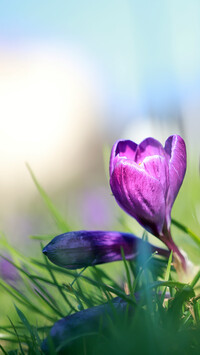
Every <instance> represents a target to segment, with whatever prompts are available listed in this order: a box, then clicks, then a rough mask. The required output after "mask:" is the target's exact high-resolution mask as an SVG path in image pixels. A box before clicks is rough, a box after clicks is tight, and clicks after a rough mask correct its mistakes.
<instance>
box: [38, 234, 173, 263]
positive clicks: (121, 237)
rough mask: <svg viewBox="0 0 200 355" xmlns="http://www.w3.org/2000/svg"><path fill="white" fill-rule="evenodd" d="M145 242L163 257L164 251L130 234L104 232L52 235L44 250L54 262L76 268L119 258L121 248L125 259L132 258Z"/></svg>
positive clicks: (120, 256)
mask: <svg viewBox="0 0 200 355" xmlns="http://www.w3.org/2000/svg"><path fill="white" fill-rule="evenodd" d="M144 243H145V245H147V246H148V247H149V249H150V251H151V252H154V251H156V250H157V251H158V253H159V254H161V255H163V256H166V255H167V254H166V252H167V251H166V250H164V249H159V248H156V247H154V246H152V245H151V244H149V243H147V242H143V241H142V240H141V239H140V238H137V237H136V236H134V235H133V234H129V233H120V232H105V231H76V232H69V233H65V234H61V235H59V236H57V237H55V238H54V239H53V240H52V241H51V242H50V243H49V244H48V245H47V246H46V247H45V248H44V249H43V253H44V254H45V255H47V257H48V258H49V260H51V261H52V262H53V263H54V264H56V265H59V266H62V267H65V268H68V269H78V268H83V267H86V266H92V265H97V264H103V263H107V262H112V261H117V260H122V254H121V248H123V250H124V254H125V257H126V259H133V258H134V257H135V256H136V255H137V252H138V248H139V246H141V245H143V244H144Z"/></svg>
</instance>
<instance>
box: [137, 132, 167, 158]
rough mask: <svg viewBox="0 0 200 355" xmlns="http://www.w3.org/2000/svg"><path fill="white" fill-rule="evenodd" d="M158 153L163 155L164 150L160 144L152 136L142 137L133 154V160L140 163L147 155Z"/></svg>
mask: <svg viewBox="0 0 200 355" xmlns="http://www.w3.org/2000/svg"><path fill="white" fill-rule="evenodd" d="M152 155H160V156H163V157H165V155H166V154H165V150H164V148H163V146H162V144H161V143H160V142H159V141H157V140H156V139H154V138H151V137H150V138H146V139H144V140H143V141H142V142H141V143H140V144H139V145H138V146H137V151H136V154H135V161H136V163H138V164H141V163H142V161H143V160H144V159H145V158H146V157H149V156H152Z"/></svg>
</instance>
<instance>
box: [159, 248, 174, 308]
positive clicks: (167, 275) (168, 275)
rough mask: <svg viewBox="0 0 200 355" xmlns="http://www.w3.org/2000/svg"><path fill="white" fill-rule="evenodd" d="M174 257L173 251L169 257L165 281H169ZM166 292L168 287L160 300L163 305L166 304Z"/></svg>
mask: <svg viewBox="0 0 200 355" xmlns="http://www.w3.org/2000/svg"><path fill="white" fill-rule="evenodd" d="M172 255H173V252H172V251H171V253H170V256H169V260H168V264H167V269H166V273H165V280H164V281H169V277H170V271H171V263H172ZM166 291H167V286H166V287H165V288H164V290H163V293H162V295H161V298H160V302H161V304H163V302H164V298H165V294H166Z"/></svg>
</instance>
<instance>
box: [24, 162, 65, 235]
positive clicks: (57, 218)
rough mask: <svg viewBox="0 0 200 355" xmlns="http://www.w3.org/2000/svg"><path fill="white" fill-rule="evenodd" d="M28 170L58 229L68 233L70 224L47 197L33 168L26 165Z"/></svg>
mask: <svg viewBox="0 0 200 355" xmlns="http://www.w3.org/2000/svg"><path fill="white" fill-rule="evenodd" d="M26 166H27V169H28V171H29V173H30V175H31V177H32V179H33V181H34V183H35V186H36V187H37V189H38V191H39V193H40V195H41V197H42V198H43V201H44V203H45V204H46V206H47V208H48V210H49V211H50V213H51V215H52V216H53V218H54V220H55V222H56V224H57V226H58V228H59V229H60V231H62V232H68V231H69V230H70V228H69V226H68V224H67V223H66V221H65V219H64V218H63V217H62V216H61V214H60V213H59V212H58V210H57V208H56V207H55V206H54V204H53V202H52V201H51V199H50V198H49V196H48V195H47V193H46V192H45V191H44V189H43V188H42V186H41V185H40V184H39V182H38V180H37V179H36V176H35V175H34V173H33V171H32V169H31V167H30V166H29V164H26Z"/></svg>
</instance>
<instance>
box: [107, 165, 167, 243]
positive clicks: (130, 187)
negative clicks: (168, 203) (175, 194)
mask: <svg viewBox="0 0 200 355" xmlns="http://www.w3.org/2000/svg"><path fill="white" fill-rule="evenodd" d="M110 186H111V189H112V192H113V194H114V196H115V198H116V201H117V202H118V204H119V205H120V207H121V208H122V209H123V210H124V211H126V212H127V213H129V214H130V215H131V216H133V217H134V218H136V219H137V221H138V222H139V223H140V224H141V225H142V226H143V227H144V228H146V229H148V230H150V231H151V232H152V233H153V234H154V235H156V236H159V234H160V232H161V231H162V228H163V224H164V220H165V198H164V192H163V187H162V184H161V183H160V181H158V180H157V179H155V178H154V177H152V176H150V175H149V174H147V172H146V171H145V170H144V169H142V168H141V167H140V166H138V165H137V164H136V163H133V162H132V161H130V160H127V159H121V160H120V162H119V163H118V164H117V165H116V166H115V169H114V171H113V173H112V175H111V178H110Z"/></svg>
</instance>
